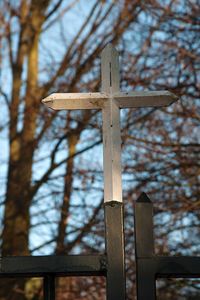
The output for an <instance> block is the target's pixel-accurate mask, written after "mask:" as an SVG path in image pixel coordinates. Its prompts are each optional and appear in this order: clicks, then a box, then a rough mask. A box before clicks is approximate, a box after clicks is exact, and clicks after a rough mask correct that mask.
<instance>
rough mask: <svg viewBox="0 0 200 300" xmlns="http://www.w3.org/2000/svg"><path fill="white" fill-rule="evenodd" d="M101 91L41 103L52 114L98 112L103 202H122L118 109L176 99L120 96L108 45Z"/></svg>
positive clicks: (112, 50)
mask: <svg viewBox="0 0 200 300" xmlns="http://www.w3.org/2000/svg"><path fill="white" fill-rule="evenodd" d="M101 80H102V91H101V92H99V93H55V94H51V95H50V96H48V97H47V98H45V99H43V100H42V102H43V103H44V104H45V105H47V106H48V107H49V108H52V109H53V110H64V109H69V110H74V109H102V113H103V162H104V163H103V165H104V202H109V201H118V202H122V183H121V134H120V109H121V108H136V107H162V106H168V105H170V104H172V103H173V102H175V101H176V100H178V97H177V96H176V95H174V94H173V93H170V92H168V91H156V92H151V91H147V92H121V91H120V78H119V54H118V52H117V51H116V49H115V48H114V47H113V46H112V45H111V44H108V45H107V46H106V47H105V48H104V50H103V51H102V54H101Z"/></svg>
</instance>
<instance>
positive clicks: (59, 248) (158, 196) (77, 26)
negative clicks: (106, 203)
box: [0, 0, 200, 300]
mask: <svg viewBox="0 0 200 300" xmlns="http://www.w3.org/2000/svg"><path fill="white" fill-rule="evenodd" d="M108 42H111V43H112V44H113V45H114V46H115V47H116V49H117V50H118V51H119V54H120V64H121V89H122V90H124V91H130V90H131V91H139V90H169V91H171V92H173V93H175V94H176V95H178V96H179V97H180V100H179V101H178V102H177V103H175V104H173V105H172V106H170V107H168V108H161V109H160V108H159V109H155V108H141V109H135V110H133V109H132V110H123V111H122V112H121V135H122V168H123V170H122V171H123V199H124V203H125V239H126V272H127V300H133V299H136V289H135V263H134V227H133V213H134V208H133V204H134V202H135V201H136V199H137V197H138V196H139V195H140V193H141V192H146V193H147V194H148V196H149V197H150V199H151V200H152V202H153V204H154V232H155V247H156V253H157V254H160V255H169V254H170V255H199V251H200V246H199V235H200V226H199V225H200V223H199V219H200V209H199V207H200V159H199V158H200V133H199V131H200V129H199V128H200V102H199V100H200V3H199V1H198V0H152V1H141V0H129V1H128V0H119V1H114V0H107V1H103V0H102V1H100V0H98V1H96V0H88V1H86V0H73V1H72V0H69V1H67V0H40V1H39V0H16V1H14V0H1V1H0V107H1V110H0V112H1V113H0V183H1V190H0V205H1V206H0V224H1V227H0V228H1V231H0V251H1V255H3V256H6V255H55V254H56V255H64V254H78V253H81V254H91V253H104V216H103V167H102V159H103V155H102V119H101V112H99V111H97V110H88V111H60V112H53V111H51V110H48V109H47V108H46V107H45V106H44V105H43V104H41V99H42V98H44V97H46V96H48V95H49V94H51V93H53V92H87V91H88V92H95V91H100V89H101V86H100V53H101V51H102V49H103V48H104V47H105V45H106V44H107V43H108ZM157 295H158V296H157V297H158V299H159V300H168V299H170V300H186V299H187V300H195V299H199V298H200V280H198V279H195V280H182V279H170V280H169V279H168V280H167V279H166V280H164V279H163V280H158V281H157ZM56 297H57V298H56V299H58V300H65V299H66V300H67V299H76V300H78V299H87V300H90V299H91V300H92V299H94V300H95V299H98V300H100V299H105V280H104V279H103V278H95V277H92V278H58V279H57V282H56ZM0 299H1V300H5V299H6V300H7V299H9V300H25V299H28V300H40V299H43V294H42V281H41V279H40V278H37V279H36V278H32V279H26V278H22V279H21V280H20V281H19V280H18V281H16V280H14V279H13V280H8V279H7V280H6V279H1V281H0Z"/></svg>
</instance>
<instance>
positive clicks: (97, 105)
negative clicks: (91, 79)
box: [42, 93, 109, 110]
mask: <svg viewBox="0 0 200 300" xmlns="http://www.w3.org/2000/svg"><path fill="white" fill-rule="evenodd" d="M108 97H109V95H108V94H106V93H54V94H51V95H50V96H48V97H46V98H44V99H43V100H42V102H43V103H44V104H45V105H46V106H47V107H49V108H51V109H54V110H62V109H70V110H71V109H101V108H103V105H104V102H105V99H108ZM102 100H104V101H102Z"/></svg>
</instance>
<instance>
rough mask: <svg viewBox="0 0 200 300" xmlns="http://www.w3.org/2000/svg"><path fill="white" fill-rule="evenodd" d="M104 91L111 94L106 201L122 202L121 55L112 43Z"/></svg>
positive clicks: (106, 113) (106, 117)
mask: <svg viewBox="0 0 200 300" xmlns="http://www.w3.org/2000/svg"><path fill="white" fill-rule="evenodd" d="M101 78H102V92H103V93H109V99H108V101H107V102H106V103H105V107H104V108H103V111H102V114H103V147H104V151H103V162H104V168H103V169H104V201H105V202H109V201H118V202H122V184H121V134H120V111H119V107H118V105H116V103H115V101H113V95H114V93H117V92H118V91H119V55H118V53H117V51H116V50H115V48H113V47H112V46H111V45H110V44H109V45H108V46H107V47H106V48H105V49H104V50H103V52H102V55H101Z"/></svg>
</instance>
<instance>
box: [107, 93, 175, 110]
mask: <svg viewBox="0 0 200 300" xmlns="http://www.w3.org/2000/svg"><path fill="white" fill-rule="evenodd" d="M113 97H114V99H115V100H116V102H117V104H118V106H119V108H133V107H152V106H153V107H162V106H168V105H170V104H172V103H173V102H175V101H177V100H178V97H177V96H176V95H175V94H173V93H171V92H168V91H155V92H151V91H149V92H148V91H146V92H128V93H126V92H119V93H115V94H114V95H113Z"/></svg>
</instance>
